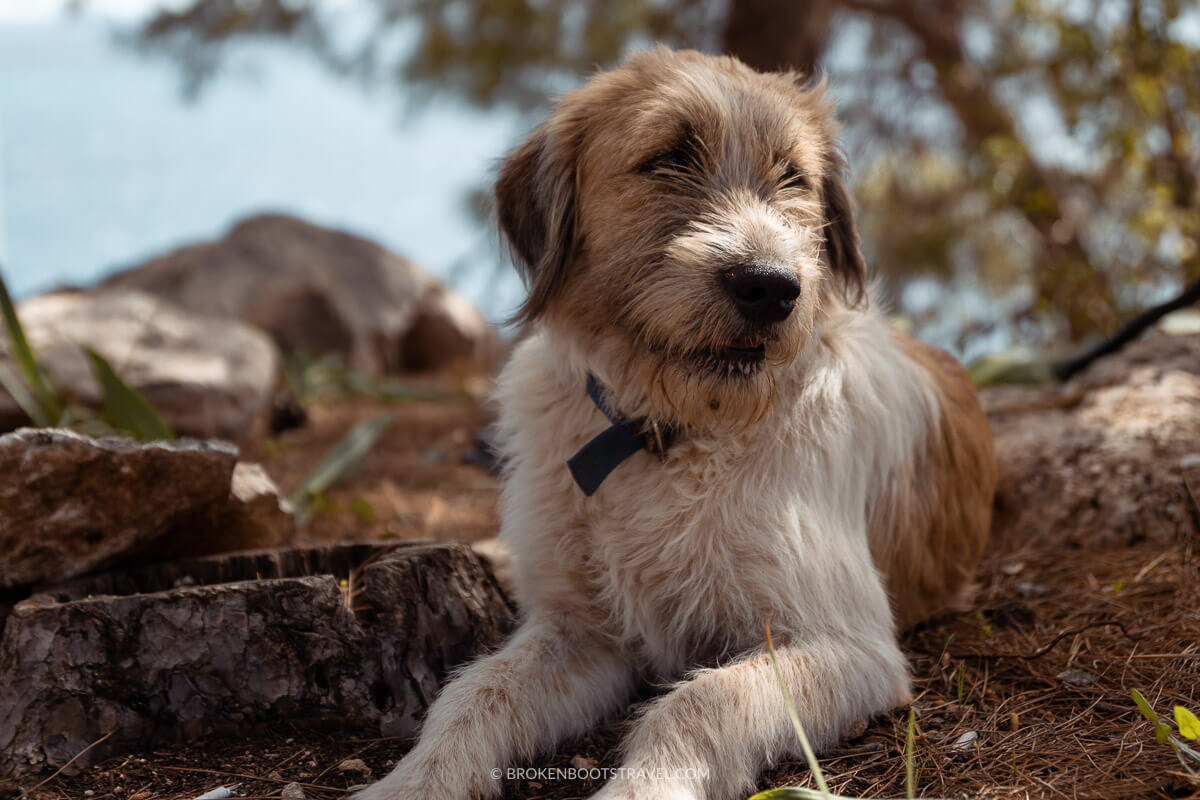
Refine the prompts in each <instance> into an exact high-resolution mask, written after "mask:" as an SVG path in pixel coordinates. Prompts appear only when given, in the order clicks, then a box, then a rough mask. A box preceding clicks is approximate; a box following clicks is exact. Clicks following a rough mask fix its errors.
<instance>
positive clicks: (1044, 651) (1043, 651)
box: [1017, 620, 1137, 661]
mask: <svg viewBox="0 0 1200 800" xmlns="http://www.w3.org/2000/svg"><path fill="white" fill-rule="evenodd" d="M1109 626H1116V627H1118V628H1120V629H1121V633H1123V634H1125V636H1126V637H1128V638H1130V639H1133V640H1134V641H1137V637H1136V636H1134V635H1133V634H1131V633H1130V632H1129V630H1128V629H1127V628H1126V627H1125V625H1124V623H1121V622H1117V621H1116V620H1104V621H1101V622H1091V623H1088V624H1087V625H1084V626H1082V627H1079V628H1072V629H1071V630H1068V631H1063V632H1062V633H1060V634H1059V635H1058V636H1055V637H1054V639H1053V640H1052V641H1051V642H1050V643H1049V644H1047V645H1044V646H1042V647H1040V648H1038V649H1037V650H1035V651H1033V653H1031V654H1030V655H1021V654H1017V658H1023V659H1025V660H1026V661H1033V660H1034V659H1035V658H1041V657H1042V656H1044V655H1046V654H1047V653H1049V652H1050V651H1051V650H1053V649H1054V648H1055V646H1056V645H1058V643H1059V642H1061V641H1062V640H1063V639H1066V638H1067V637H1068V636H1076V635H1078V634H1080V633H1083V632H1084V631H1089V630H1091V629H1092V628H1107V627H1109Z"/></svg>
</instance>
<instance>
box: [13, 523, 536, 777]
mask: <svg viewBox="0 0 1200 800" xmlns="http://www.w3.org/2000/svg"><path fill="white" fill-rule="evenodd" d="M513 622H514V609H513V607H512V605H511V603H510V602H509V600H508V599H507V598H506V597H505V595H504V593H503V592H502V590H501V589H500V588H499V585H498V584H497V583H496V582H495V580H494V579H493V578H492V576H491V575H490V573H489V572H488V571H487V570H486V568H485V567H484V566H483V565H482V564H481V562H480V561H479V559H478V557H477V556H476V555H475V554H474V553H473V552H472V551H471V550H470V548H468V547H466V546H464V545H458V544H428V543H404V544H399V545H390V546H389V545H369V544H362V545H341V546H334V547H324V548H308V549H287V550H277V551H259V552H252V553H241V554H235V555H228V556H212V557H208V558H201V559H194V560H190V561H180V562H175V563H171V564H161V565H155V566H152V567H147V568H144V569H141V570H136V571H129V572H122V573H110V574H105V575H97V576H92V577H89V578H84V579H79V580H75V581H71V582H67V583H63V584H59V585H57V586H55V587H52V588H51V589H49V590H47V591H43V592H41V593H39V594H37V595H34V596H33V597H30V598H28V599H27V600H24V601H22V602H20V603H17V604H16V606H15V608H14V609H13V611H12V614H11V616H9V618H8V620H7V623H6V625H5V629H4V635H3V639H2V640H0V775H16V774H20V773H28V772H31V771H36V770H39V769H43V768H46V767H57V766H61V765H63V764H66V763H67V762H68V761H70V760H71V759H72V758H74V757H76V756H78V755H79V754H80V753H81V752H82V751H84V750H85V748H88V747H89V746H90V745H93V744H95V743H97V742H99V744H96V745H95V746H94V747H92V749H90V750H88V751H87V752H86V753H85V754H84V755H83V756H82V757H79V758H76V760H75V761H74V762H73V763H71V765H70V769H71V770H72V771H77V770H80V769H82V768H84V767H86V766H87V765H89V764H92V763H96V762H97V761H100V760H103V759H105V758H109V757H111V756H113V755H116V754H118V753H122V752H129V751H132V750H137V749H144V748H147V747H151V746H157V745H160V744H162V743H163V742H165V741H171V740H179V739H184V738H191V737H194V736H199V735H203V734H209V733H234V734H237V735H242V734H244V733H245V732H246V731H247V729H248V728H249V727H253V726H254V725H258V724H265V723H270V722H272V721H279V720H288V721H289V722H292V723H295V724H301V725H304V724H308V725H318V726H320V725H326V726H336V727H337V728H338V729H340V730H351V729H358V730H360V731H364V732H371V733H377V734H378V735H384V736H411V735H413V734H414V733H415V732H416V728H417V724H418V721H419V720H420V718H421V717H422V715H423V714H424V711H425V709H426V708H427V707H428V705H429V703H430V702H431V700H432V699H433V697H434V695H435V694H436V692H437V688H438V686H439V685H440V683H441V681H442V680H443V679H444V678H445V676H446V675H447V673H448V671H449V670H451V669H453V668H454V667H455V666H458V665H459V664H462V663H463V662H465V661H467V660H468V659H470V658H472V657H473V656H474V655H476V654H477V653H479V652H481V651H482V650H484V649H485V648H488V647H490V646H492V645H494V644H496V643H498V642H499V641H501V640H502V639H503V638H504V636H506V635H507V633H508V632H509V631H510V630H511V628H512V626H513ZM101 740H102V741H101Z"/></svg>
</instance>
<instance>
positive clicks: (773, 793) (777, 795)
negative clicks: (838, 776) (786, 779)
mask: <svg viewBox="0 0 1200 800" xmlns="http://www.w3.org/2000/svg"><path fill="white" fill-rule="evenodd" d="M828 797H829V795H827V794H822V793H821V792H818V791H816V790H814V789H807V788H805V787H803V786H784V787H781V788H779V789H767V790H766V791H765V792H759V793H758V794H756V795H754V796H753V797H751V798H750V800H822V799H823V798H828Z"/></svg>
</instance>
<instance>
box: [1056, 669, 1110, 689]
mask: <svg viewBox="0 0 1200 800" xmlns="http://www.w3.org/2000/svg"><path fill="white" fill-rule="evenodd" d="M1057 677H1058V679H1059V680H1060V681H1062V682H1063V683H1074V684H1076V685H1078V686H1087V685H1088V684H1089V683H1095V682H1096V681H1097V680H1098V679H1099V677H1100V676H1099V675H1094V674H1092V673H1090V672H1088V671H1087V670H1085V669H1069V670H1067V671H1066V672H1060V673H1058V675H1057Z"/></svg>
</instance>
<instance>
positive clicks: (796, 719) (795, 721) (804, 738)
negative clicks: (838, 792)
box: [765, 618, 832, 798]
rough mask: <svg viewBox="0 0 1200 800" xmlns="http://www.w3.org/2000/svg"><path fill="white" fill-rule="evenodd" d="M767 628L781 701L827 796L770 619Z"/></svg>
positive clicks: (809, 764) (826, 787) (768, 649)
mask: <svg viewBox="0 0 1200 800" xmlns="http://www.w3.org/2000/svg"><path fill="white" fill-rule="evenodd" d="M765 625H766V629H767V651H768V652H770V654H771V666H773V667H774V668H775V678H776V680H778V681H779V688H780V689H782V690H783V702H784V704H785V705H787V711H788V716H790V717H791V718H792V727H793V728H795V730H796V737H797V738H798V739H799V740H800V747H801V749H803V750H804V759H805V760H806V761H807V762H808V768H809V770H811V771H812V774H813V779H814V780H816V782H817V786H818V788H819V789H820V790H821V793H820V795H819V796H820V797H825V798H829V797H831V796H832V795H830V793H829V785H828V784H827V783H825V775H824V773H822V772H821V767H820V765H819V764H817V756H816V753H814V752H813V749H812V745H811V744H809V743H808V735H807V734H805V732H804V726H803V725H802V724H801V723H800V715H799V714H797V713H796V704H795V703H794V702H793V701H792V693H791V692H790V691H788V688H787V683H786V682H785V681H784V680H783V669H782V668H781V667H780V666H779V658H778V657H777V656H776V655H775V643H774V642H772V641H771V620H770V618H768V619H767V620H766V623H765Z"/></svg>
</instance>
